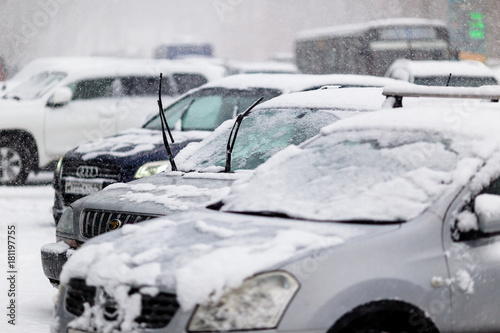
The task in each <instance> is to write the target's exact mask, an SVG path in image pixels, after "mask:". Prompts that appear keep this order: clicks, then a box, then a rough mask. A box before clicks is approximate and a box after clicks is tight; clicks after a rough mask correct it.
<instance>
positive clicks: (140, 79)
mask: <svg viewBox="0 0 500 333" xmlns="http://www.w3.org/2000/svg"><path fill="white" fill-rule="evenodd" d="M120 80H121V83H122V85H123V94H124V95H125V96H156V95H158V87H159V78H158V77H153V76H129V77H122V78H121V79H120ZM161 93H162V95H167V96H173V95H174V91H173V89H172V86H171V84H170V81H169V80H168V78H167V77H163V78H162V81H161Z"/></svg>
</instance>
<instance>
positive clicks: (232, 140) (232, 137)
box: [224, 97, 264, 172]
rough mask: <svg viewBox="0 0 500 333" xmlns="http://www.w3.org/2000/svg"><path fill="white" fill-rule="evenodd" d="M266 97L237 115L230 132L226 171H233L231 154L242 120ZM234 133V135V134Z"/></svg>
mask: <svg viewBox="0 0 500 333" xmlns="http://www.w3.org/2000/svg"><path fill="white" fill-rule="evenodd" d="M263 99H264V97H261V98H259V99H258V100H256V101H255V102H254V103H253V104H252V105H250V106H249V107H248V109H246V110H245V112H243V113H240V114H239V115H238V117H236V120H235V121H234V125H233V128H232V129H231V133H229V139H228V140H227V146H226V167H225V168H224V172H231V155H232V154H233V148H234V143H235V142H236V136H237V135H238V131H239V129H240V125H241V121H242V120H243V118H245V117H246V116H248V114H249V113H250V111H252V109H253V108H254V107H255V106H256V105H257V104H259V103H260V101H262V100H263ZM233 134H234V135H233Z"/></svg>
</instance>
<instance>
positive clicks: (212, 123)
mask: <svg viewBox="0 0 500 333" xmlns="http://www.w3.org/2000/svg"><path fill="white" fill-rule="evenodd" d="M395 83H398V82H397V81H396V80H392V79H388V78H379V77H370V76H357V75H323V76H322V75H270V74H268V75H265V74H254V75H234V76H229V77H225V78H223V79H220V80H217V81H213V82H210V83H208V84H206V85H204V86H202V87H200V88H199V89H198V90H193V91H190V92H189V93H187V94H185V95H184V96H182V97H180V98H179V99H178V100H176V101H175V102H174V103H172V104H171V105H169V106H167V107H166V108H165V114H166V116H167V122H168V124H170V126H172V129H173V130H174V131H173V137H174V140H175V143H174V144H173V145H172V147H171V148H172V151H173V154H174V155H175V154H176V153H177V152H178V151H179V150H180V149H181V148H183V147H184V146H186V144H188V143H189V142H192V141H200V140H201V139H203V138H204V137H205V136H207V135H208V134H209V133H210V132H211V131H213V130H214V129H215V128H217V126H219V125H220V124H222V122H224V121H225V120H227V119H231V118H233V117H235V116H236V115H237V114H239V113H240V112H242V111H244V110H245V109H246V108H247V107H248V106H250V105H251V104H252V103H253V102H254V101H256V100H257V99H258V98H259V97H263V98H264V101H265V100H268V99H270V98H272V97H275V96H278V95H280V94H283V93H289V92H294V91H302V90H310V89H317V88H319V87H322V86H324V85H336V86H340V87H349V86H378V87H380V86H384V85H389V84H395ZM166 160H167V155H166V151H165V148H164V146H163V141H162V135H161V123H160V117H159V115H158V116H155V117H154V118H153V119H151V120H149V121H148V122H147V123H146V124H144V125H143V126H142V128H140V129H133V130H129V131H126V132H123V133H119V134H117V135H116V136H111V137H107V138H105V139H103V140H97V141H92V142H90V143H87V144H83V145H80V146H78V147H77V148H75V149H73V150H71V151H69V152H67V153H66V154H65V156H64V158H63V159H62V160H61V161H60V163H59V165H58V167H57V168H56V171H55V174H54V181H53V187H54V189H55V195H54V207H53V215H54V220H55V222H56V223H57V221H58V220H59V218H60V217H61V215H62V212H63V211H64V208H65V207H67V206H68V205H70V204H71V203H72V202H74V201H75V200H77V199H79V198H82V197H84V196H86V195H88V194H90V193H93V192H96V191H99V190H101V189H103V188H105V187H106V186H108V185H109V184H112V183H114V182H129V181H131V180H134V179H135V178H140V177H144V176H147V175H151V174H154V173H156V172H159V171H162V170H163V168H164V166H165V165H168V161H166ZM157 161H162V162H157ZM153 162H154V163H153ZM149 163H152V164H149Z"/></svg>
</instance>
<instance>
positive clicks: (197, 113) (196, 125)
mask: <svg viewBox="0 0 500 333" xmlns="http://www.w3.org/2000/svg"><path fill="white" fill-rule="evenodd" d="M223 107H224V108H226V109H227V107H228V103H227V101H224V98H223V96H201V97H198V98H196V99H195V100H194V101H193V103H192V104H191V106H190V107H189V109H188V110H187V111H186V113H184V115H183V117H182V130H183V131H189V130H213V129H214V128H215V127H217V119H218V118H219V113H220V112H224V110H223Z"/></svg>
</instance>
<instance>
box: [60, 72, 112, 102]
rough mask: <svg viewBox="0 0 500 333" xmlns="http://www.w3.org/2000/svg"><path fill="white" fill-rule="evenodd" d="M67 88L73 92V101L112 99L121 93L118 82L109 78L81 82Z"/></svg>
mask: <svg viewBox="0 0 500 333" xmlns="http://www.w3.org/2000/svg"><path fill="white" fill-rule="evenodd" d="M68 87H69V88H70V89H71V90H72V91H73V98H72V99H73V100H79V99H95V98H105V97H112V96H114V95H119V94H120V93H121V85H120V82H119V81H115V78H110V77H108V78H99V79H89V80H81V81H77V82H74V83H72V84H70V85H68Z"/></svg>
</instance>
